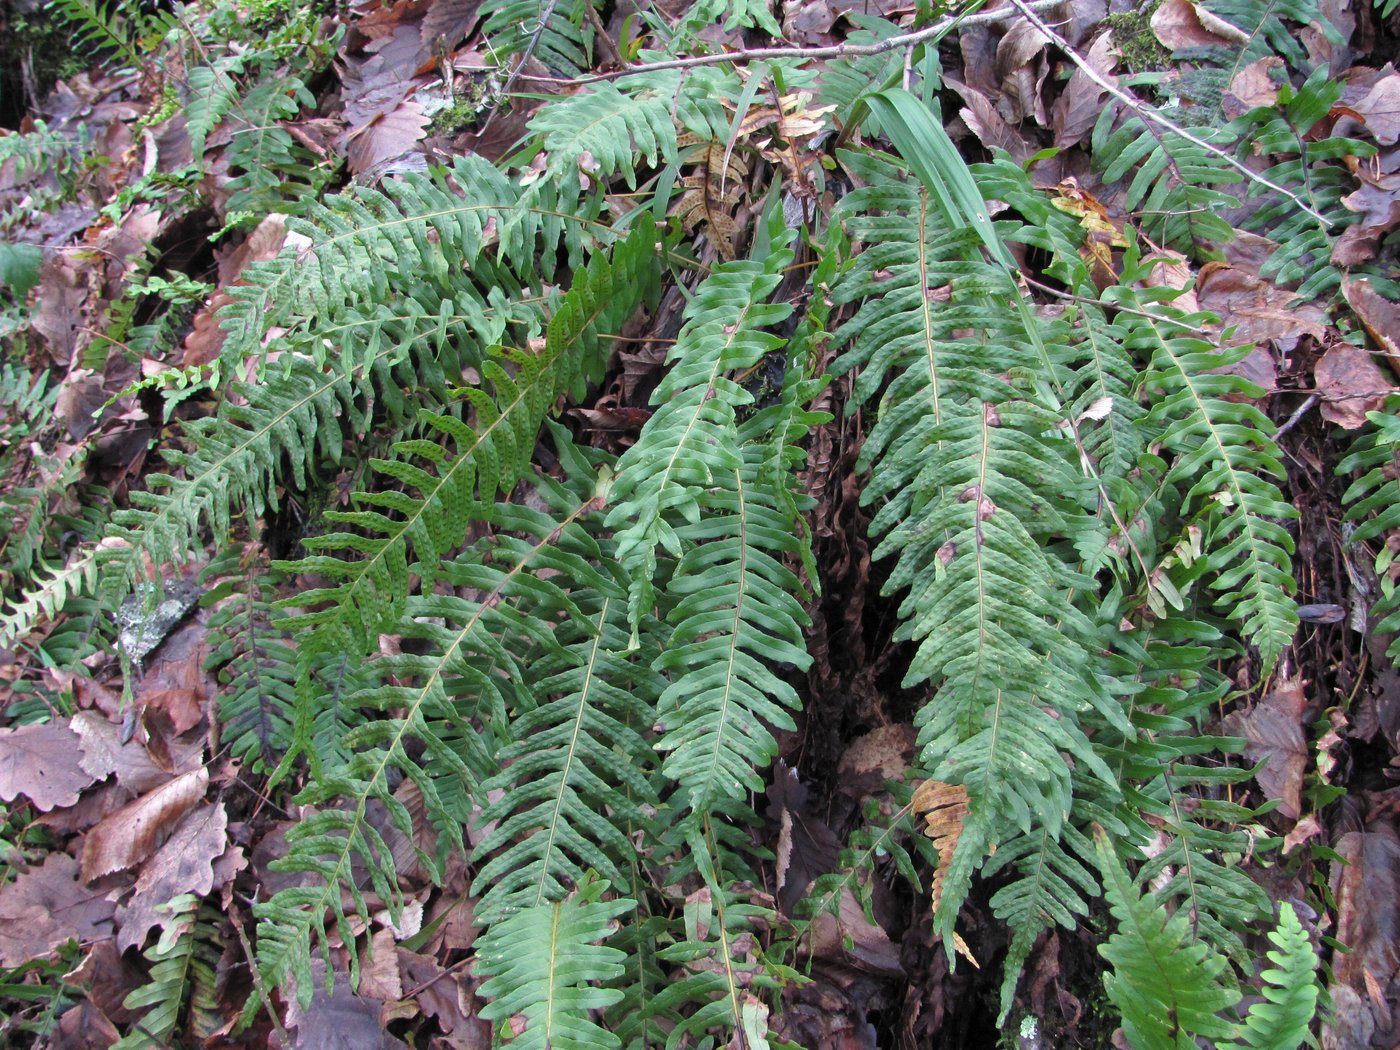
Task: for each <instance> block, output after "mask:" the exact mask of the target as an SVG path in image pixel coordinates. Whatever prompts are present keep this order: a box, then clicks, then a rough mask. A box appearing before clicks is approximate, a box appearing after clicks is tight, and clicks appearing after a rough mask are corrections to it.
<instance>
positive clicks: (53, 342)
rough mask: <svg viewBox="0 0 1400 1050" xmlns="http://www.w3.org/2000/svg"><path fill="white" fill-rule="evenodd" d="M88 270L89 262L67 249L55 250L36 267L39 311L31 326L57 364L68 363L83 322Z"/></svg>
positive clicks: (89, 267)
mask: <svg viewBox="0 0 1400 1050" xmlns="http://www.w3.org/2000/svg"><path fill="white" fill-rule="evenodd" d="M90 269H91V266H90V264H88V263H85V262H81V261H79V260H78V259H77V258H76V257H75V256H74V255H73V254H72V253H70V252H61V253H55V254H54V255H53V256H52V257H51V258H48V259H45V260H44V262H43V263H42V264H41V265H40V267H39V291H38V295H39V310H38V313H36V314H35V316H34V321H33V325H32V327H33V329H34V331H36V332H38V333H39V334H40V335H41V336H43V337H44V341H45V342H46V343H48V347H49V356H50V357H51V358H52V359H53V360H54V362H55V363H57V364H60V365H67V364H68V359H69V357H70V356H72V353H73V344H74V342H75V341H76V340H77V337H78V328H79V327H80V326H81V325H82V324H83V302H84V301H85V300H86V299H87V272H88V271H89V270H90Z"/></svg>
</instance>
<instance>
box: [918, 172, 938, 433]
mask: <svg viewBox="0 0 1400 1050" xmlns="http://www.w3.org/2000/svg"><path fill="white" fill-rule="evenodd" d="M918 229H919V320H920V321H921V322H922V323H923V326H924V356H925V357H926V358H927V359H928V374H929V401H930V402H931V403H932V405H933V422H934V424H935V425H937V424H939V423H942V422H943V403H942V393H941V391H942V387H941V386H940V384H939V382H938V352H937V350H935V349H934V346H935V343H934V336H933V310H932V309H931V308H930V307H929V300H928V294H929V286H928V282H929V277H928V188H927V187H920V189H919V227H918Z"/></svg>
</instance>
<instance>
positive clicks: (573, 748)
mask: <svg viewBox="0 0 1400 1050" xmlns="http://www.w3.org/2000/svg"><path fill="white" fill-rule="evenodd" d="M611 604H612V599H611V598H604V599H603V608H602V611H601V612H599V614H598V633H597V634H595V635H594V636H593V645H592V646H591V647H590V648H589V651H588V664H587V666H586V667H585V669H584V678H583V687H582V688H581V689H580V690H579V700H578V713H577V714H576V715H575V716H574V728H573V732H572V733H571V734H570V736H569V746H568V748H567V749H566V752H565V757H564V768H563V769H562V770H560V772H559V790H558V791H557V792H555V795H554V799H553V803H554V812H553V813H552V814H551V816H550V819H549V831H548V837H547V838H546V839H545V850H544V858H545V859H544V861H543V863H541V865H540V877H539V880H538V881H537V882H536V883H535V905H536V906H538V905H540V904H543V903H544V901H545V880H546V878H547V876H548V874H549V861H548V858H549V857H550V856H552V855H553V853H554V840H555V838H556V837H557V835H558V829H559V825H560V824H561V823H562V822H563V819H564V796H565V794H566V793H567V792H568V790H569V774H570V773H571V772H572V770H573V765H574V759H575V757H576V756H577V754H578V747H579V743H578V741H579V737H580V736H582V735H583V723H584V718H585V716H586V713H587V711H588V693H589V691H590V690H591V689H592V688H593V681H594V678H595V677H596V674H595V669H596V668H597V666H598V659H599V656H600V655H601V652H602V646H603V635H604V632H605V629H606V627H607V623H608V607H609V606H610V605H611ZM546 1045H548V1044H547V1043H546Z"/></svg>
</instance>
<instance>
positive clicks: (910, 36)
mask: <svg viewBox="0 0 1400 1050" xmlns="http://www.w3.org/2000/svg"><path fill="white" fill-rule="evenodd" d="M1063 4H1064V0H1030V2H1029V4H1028V7H1029V9H1030V10H1032V11H1050V10H1053V9H1054V8H1057V7H1061V6H1063ZM1016 14H1017V12H1015V11H1012V10H1010V9H1008V8H1001V9H1000V10H997V11H978V12H976V13H975V14H970V15H951V16H949V17H948V18H942V19H939V20H938V21H937V22H935V23H934V24H933V25H930V26H925V27H924V28H923V29H919V30H916V31H915V32H912V33H901V34H900V35H898V36H891V37H886V38H885V39H884V40H881V41H878V42H877V43H874V44H832V45H830V46H829V47H755V48H746V49H741V50H738V51H726V52H723V53H722V54H715V55H690V56H688V57H686V58H671V59H667V60H666V61H664V62H639V63H638V64H637V65H634V66H627V67H626V68H625V69H618V70H614V71H612V72H610V73H595V74H593V75H591V76H586V77H569V78H560V79H558V80H551V81H550V83H552V84H559V85H562V86H566V87H572V86H574V85H580V84H596V83H598V81H600V80H616V79H617V78H618V77H622V76H630V75H631V74H633V73H652V72H655V71H657V70H660V69H689V68H690V67H691V66H713V65H717V64H719V63H721V62H737V63H746V62H762V61H763V60H764V59H768V58H779V59H810V58H863V57H865V56H866V55H882V54H884V53H885V52H886V51H894V50H895V49H896V48H902V47H912V46H914V45H915V44H922V43H923V42H924V41H925V40H929V39H932V38H934V37H939V36H942V35H943V34H944V33H946V32H948V30H950V29H952V28H953V27H954V26H958V25H991V24H995V23H997V22H1005V21H1007V20H1008V19H1011V18H1013V17H1015V15H1016ZM531 79H535V78H533V77H532V78H531Z"/></svg>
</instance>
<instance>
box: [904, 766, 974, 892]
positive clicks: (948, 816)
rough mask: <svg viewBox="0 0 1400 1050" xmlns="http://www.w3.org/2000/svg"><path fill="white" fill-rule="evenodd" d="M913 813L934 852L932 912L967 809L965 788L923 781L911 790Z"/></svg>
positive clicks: (965, 820) (968, 811)
mask: <svg viewBox="0 0 1400 1050" xmlns="http://www.w3.org/2000/svg"><path fill="white" fill-rule="evenodd" d="M913 806H914V812H915V813H918V814H921V815H922V816H923V818H924V834H925V835H927V836H928V837H929V838H930V839H931V840H932V841H933V848H934V849H936V850H938V870H937V871H935V872H934V873H933V910H934V911H935V912H937V911H938V905H939V904H940V903H942V900H943V880H944V878H945V877H946V876H947V872H948V861H949V859H950V858H951V857H952V856H953V851H954V850H955V849H957V847H958V839H959V838H960V837H961V836H962V830H963V825H964V824H966V823H967V818H968V815H969V813H970V812H971V810H970V809H969V808H968V804H967V788H965V787H963V786H962V785H961V784H945V783H943V782H942V781H941V780H925V781H924V782H923V783H922V784H920V785H919V786H918V788H917V789H916V790H915V791H914V800H913Z"/></svg>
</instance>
